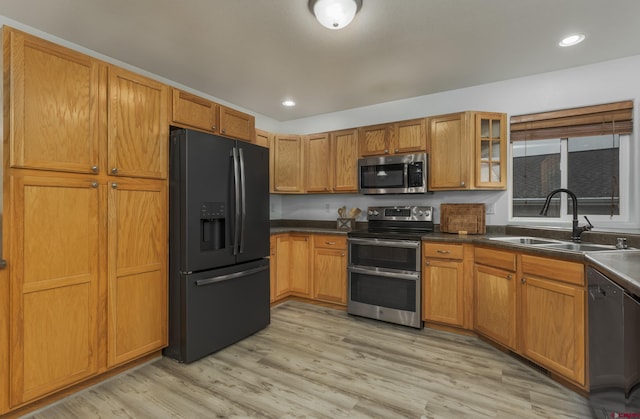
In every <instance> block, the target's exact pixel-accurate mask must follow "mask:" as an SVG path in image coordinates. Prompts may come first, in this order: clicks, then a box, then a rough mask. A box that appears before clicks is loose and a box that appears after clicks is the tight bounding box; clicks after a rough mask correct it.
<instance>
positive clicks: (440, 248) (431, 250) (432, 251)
mask: <svg viewBox="0 0 640 419" xmlns="http://www.w3.org/2000/svg"><path fill="white" fill-rule="evenodd" d="M422 254H423V255H424V257H428V258H439V259H459V260H461V259H462V258H463V257H464V248H463V247H462V245H461V244H446V243H422Z"/></svg>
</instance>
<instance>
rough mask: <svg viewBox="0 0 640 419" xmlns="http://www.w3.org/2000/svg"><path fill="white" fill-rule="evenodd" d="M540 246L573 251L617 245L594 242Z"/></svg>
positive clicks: (597, 250) (613, 248)
mask: <svg viewBox="0 0 640 419" xmlns="http://www.w3.org/2000/svg"><path fill="white" fill-rule="evenodd" d="M537 247H540V248H541V249H542V248H544V249H556V250H569V251H572V252H599V251H603V250H615V249H616V247H615V246H613V245H608V244H593V243H553V244H545V245H541V246H537Z"/></svg>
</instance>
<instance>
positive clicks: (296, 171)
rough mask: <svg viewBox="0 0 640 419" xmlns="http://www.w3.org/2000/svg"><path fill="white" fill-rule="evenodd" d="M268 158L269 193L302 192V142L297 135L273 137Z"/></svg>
mask: <svg viewBox="0 0 640 419" xmlns="http://www.w3.org/2000/svg"><path fill="white" fill-rule="evenodd" d="M269 148H270V153H269V158H270V159H271V167H272V176H271V179H270V183H271V192H275V193H303V192H304V142H303V138H302V137H300V136H299V135H278V134H276V135H274V136H273V138H272V139H271V147H269Z"/></svg>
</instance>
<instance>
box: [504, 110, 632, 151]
mask: <svg viewBox="0 0 640 419" xmlns="http://www.w3.org/2000/svg"><path fill="white" fill-rule="evenodd" d="M510 128H511V129H510V131H511V141H512V142H513V141H525V140H546V139H550V138H571V137H588V136H595V135H606V134H630V133H631V132H632V131H633V101H632V100H627V101H623V102H615V103H606V104H602V105H595V106H585V107H581V108H572V109H562V110H557V111H549V112H540V113H532V114H527V115H514V116H512V117H511V119H510Z"/></svg>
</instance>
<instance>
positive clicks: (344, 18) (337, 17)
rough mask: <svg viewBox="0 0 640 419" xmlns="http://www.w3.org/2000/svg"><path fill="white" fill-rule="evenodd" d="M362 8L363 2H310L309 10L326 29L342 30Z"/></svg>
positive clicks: (342, 0)
mask: <svg viewBox="0 0 640 419" xmlns="http://www.w3.org/2000/svg"><path fill="white" fill-rule="evenodd" d="M361 7H362V0H309V10H311V13H313V15H314V16H315V17H316V19H318V22H320V24H321V25H322V26H324V27H325V28H329V29H342V28H344V27H345V26H347V25H348V24H349V23H351V21H352V20H353V18H354V17H355V15H356V13H357V12H358V10H360V8H361Z"/></svg>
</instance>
